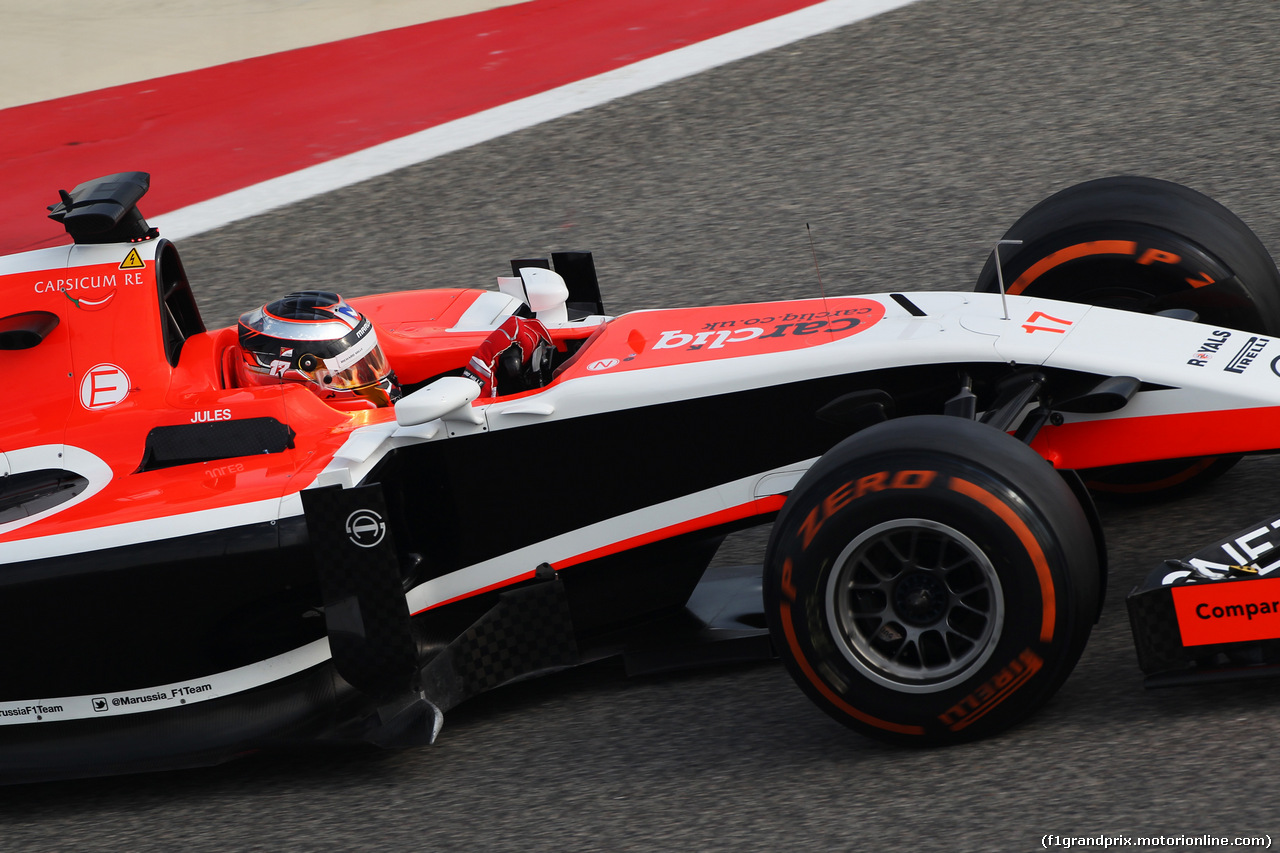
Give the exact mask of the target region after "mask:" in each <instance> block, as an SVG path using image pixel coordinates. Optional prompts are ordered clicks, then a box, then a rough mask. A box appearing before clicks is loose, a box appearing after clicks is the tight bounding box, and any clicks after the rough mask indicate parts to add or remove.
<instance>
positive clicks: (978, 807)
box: [0, 0, 1280, 851]
mask: <svg viewBox="0 0 1280 853" xmlns="http://www.w3.org/2000/svg"><path fill="white" fill-rule="evenodd" d="M1277 31H1280V6H1278V5H1276V4H1273V3H1270V2H1266V0H1215V2H1191V1H1190V0H1180V2H1172V3H1153V2H1138V0H1132V2H1120V0H1082V1H1081V2H1075V3H1070V4H1042V3H1032V2H1014V0H995V1H994V2H993V0H983V2H963V1H962V0H925V2H921V3H919V4H916V5H913V6H909V7H906V8H904V9H901V10H898V11H895V12H892V13H889V14H887V15H884V16H882V17H879V18H875V19H872V20H870V21H866V22H862V23H860V24H856V25H853V26H850V27H847V28H845V29H843V30H839V31H835V32H833V33H829V34H826V35H823V36H820V37H816V38H813V39H810V40H808V41H805V42H802V43H799V44H796V45H793V46H791V47H788V48H785V49H781V50H778V51H775V52H773V53H770V54H766V55H762V56H759V57H755V58H752V59H749V60H745V61H742V62H738V63H736V64H734V65H730V66H727V67H724V68H721V69H718V70H715V71H712V72H710V73H707V74H703V75H700V76H698V77H696V78H691V79H688V80H684V81H681V82H677V83H674V84H670V85H667V86H665V87H662V88H660V89H657V90H653V91H650V92H647V93H644V94H641V95H638V96H634V97H631V98H628V99H626V100H623V101H618V102H613V103H611V104H608V105H606V106H604V107H600V108H597V109H593V110H591V111H588V112H585V113H581V114H577V115H574V116H570V117H568V118H565V119H561V120H558V121H556V122H553V123H551V124H548V125H544V126H541V127H536V128H533V129H530V130H528V131H523V132H520V133H518V134H515V135H512V136H509V137H505V138H501V139H498V140H496V141H493V142H490V143H487V144H484V145H481V146H478V147H476V148H473V149H469V150H466V151H462V152H459V153H457V154H454V155H450V156H448V157H445V158H441V159H439V160H436V161H433V162H429V163H426V164H423V165H421V166H418V167H414V168H410V169H406V170H404V171H402V172H399V173H395V174H392V175H388V176H386V177H384V178H381V179H378V180H374V181H370V182H368V183H366V184H362V185H358V186H356V187H352V188H350V189H348V190H345V191H341V192H337V193H333V194H331V195H328V196H323V197H320V198H317V199H314V200H312V201H309V202H306V203H303V204H299V205H296V206H294V207H291V208H287V209H283V210H280V211H277V212H274V213H272V214H269V215H264V216H261V217H258V218H256V219H253V220H248V221H245V222H242V223H238V224H236V225H233V226H230V227H227V228H224V229H221V230H219V231H216V232H211V233H208V234H205V235H201V236H199V237H196V238H191V239H188V240H186V241H184V243H183V244H182V246H181V248H182V249H183V257H184V260H185V261H186V264H187V268H188V272H189V273H190V275H191V278H192V280H193V282H194V283H195V286H196V292H197V296H198V298H199V299H200V300H201V303H202V305H203V308H204V311H205V314H206V319H207V320H208V321H209V322H210V323H227V322H231V321H232V320H233V319H234V317H235V315H236V314H237V313H238V311H239V310H242V309H244V308H248V307H250V306H251V305H253V304H257V303H260V302H262V301H264V300H266V299H267V298H268V297H269V296H271V295H274V294H279V293H282V292H284V291H287V290H289V289H292V288H295V287H299V286H307V287H323V288H332V289H337V290H339V291H340V292H342V293H344V294H347V295H353V296H354V295H357V294H361V293H369V292H373V291H378V290H387V289H400V288H408V287H424V286H437V285H474V284H478V283H487V282H489V281H491V280H492V278H493V276H495V275H499V274H502V273H503V272H504V268H505V263H506V259H508V258H511V257H519V256H524V255H527V254H528V253H535V252H538V253H540V252H546V251H549V250H555V249H564V248H591V249H593V250H595V251H596V253H597V258H598V266H599V270H600V273H601V277H602V280H603V283H604V288H605V292H606V304H607V306H608V307H609V308H610V309H611V310H613V311H622V310H630V309H635V308H643V307H651V306H654V307H656V306H664V305H692V304H707V303H715V302H718V301H744V300H751V299H771V298H779V297H799V296H812V295H814V294H815V293H816V292H817V287H818V286H817V282H816V277H815V274H814V270H813V266H814V265H813V261H812V258H811V256H810V248H809V243H808V238H807V237H806V231H805V224H806V223H809V224H810V225H811V226H812V232H813V239H814V242H815V244H816V250H817V256H818V261H819V265H820V267H821V270H822V279H823V282H824V283H825V286H826V290H827V292H828V293H837V292H839V293H851V292H873V291H880V290H889V289H928V288H942V289H966V288H968V287H969V285H970V283H971V282H972V281H973V280H974V278H975V277H976V276H977V273H978V270H979V269H980V267H981V264H982V261H983V255H984V252H985V251H987V250H988V248H989V246H990V244H991V243H992V241H994V240H995V239H997V238H998V237H999V236H1000V235H1001V233H1003V230H1004V228H1005V227H1007V226H1008V225H1009V224H1010V223H1011V222H1012V221H1013V220H1014V219H1015V218H1016V217H1017V216H1018V215H1019V214H1020V213H1021V212H1022V211H1023V210H1025V209H1026V208H1027V207H1028V206H1030V205H1031V204H1033V203H1035V202H1036V201H1038V200H1039V199H1040V198H1042V197H1043V196H1045V195H1047V194H1048V193H1050V192H1051V191H1054V190H1056V189H1059V188H1061V187H1063V186H1066V185H1068V184H1071V183H1074V182H1076V181H1080V180H1085V179H1089V178H1095V177H1100V176H1103V175H1107V174H1116V173H1140V174H1148V175H1153V176H1158V177H1163V178H1167V179H1171V180H1175V181H1179V182H1182V183H1186V184H1189V185H1191V186H1194V187H1196V188H1198V189H1200V190H1202V191H1204V192H1207V193H1209V194H1210V195H1213V196H1215V197H1216V198H1218V199H1219V200H1221V201H1223V202H1224V203H1225V204H1226V205H1227V206H1228V207H1231V208H1232V209H1234V210H1235V211H1236V212H1237V213H1238V214H1239V215H1240V216H1241V217H1242V218H1243V219H1244V220H1245V221H1246V222H1248V223H1250V224H1251V225H1252V226H1253V227H1254V229H1255V230H1256V231H1257V232H1258V234H1259V236H1260V237H1261V238H1262V240H1263V242H1264V243H1266V244H1267V245H1269V246H1271V247H1272V248H1273V249H1280V210H1277V209H1276V207H1275V206H1274V205H1273V204H1270V203H1269V202H1270V200H1271V199H1272V198H1273V197H1274V196H1275V194H1276V189H1277V188H1280V164H1278V163H1277V162H1276V158H1275V156H1274V152H1275V151H1276V150H1277V149H1280V138H1278V137H1280V114H1278V113H1280V101H1277V99H1276V95H1275V84H1274V81H1275V80H1277V79H1280V55H1278V54H1277V51H1276V49H1275V48H1274V46H1273V36H1274V33H1275V32H1277ZM1278 381H1280V380H1278ZM679 436H680V424H671V428H670V431H669V433H668V434H667V435H664V436H655V437H654V441H655V442H661V441H678V440H679ZM565 464H566V465H568V464H571V461H570V460H565ZM1278 464H1280V463H1277V462H1276V461H1275V460H1266V459H1261V460H1248V461H1246V462H1245V463H1243V464H1241V465H1240V466H1238V467H1237V469H1236V470H1235V471H1233V472H1232V473H1230V474H1228V475H1227V476H1226V477H1224V478H1223V479H1222V480H1221V481H1219V483H1218V484H1216V485H1214V486H1213V487H1211V488H1210V489H1209V490H1208V491H1206V492H1204V493H1202V494H1200V495H1198V496H1197V497H1195V498H1192V499H1189V500H1186V501H1184V502H1181V503H1178V504H1172V505H1163V506H1158V507H1148V508H1137V509H1132V508H1128V509H1125V508H1107V509H1105V510H1104V513H1105V515H1104V523H1105V526H1106V533H1107V537H1108V542H1109V546H1110V553H1111V560H1112V577H1111V582H1110V592H1109V595H1108V600H1107V603H1106V607H1105V612H1104V614H1103V617H1102V620H1101V623H1100V624H1099V625H1098V626H1097V628H1096V629H1095V631H1094V634H1093V638H1092V639H1091V641H1090V643H1089V646H1088V648H1087V650H1086V651H1085V654H1084V657H1083V659H1082V660H1081V662H1080V664H1079V666H1078V667H1077V668H1076V670H1075V673H1074V674H1073V675H1072V677H1071V678H1070V679H1069V680H1068V682H1067V683H1066V685H1065V686H1064V687H1063V689H1062V690H1061V692H1060V693H1059V694H1058V696H1057V697H1056V698H1055V699H1054V700H1053V701H1052V702H1051V703H1050V704H1049V706H1048V707H1046V708H1045V710H1044V711H1043V712H1041V713H1040V714H1039V715H1038V716H1036V717H1035V718H1034V719H1033V720H1031V721H1030V722H1028V723H1027V724H1025V725H1023V726H1021V727H1019V728H1017V729H1015V730H1013V731H1011V732H1008V733H1007V734H1005V735H1003V736H1001V737H998V738H995V739H992V740H988V741H985V742H981V743H976V744H971V745H967V746H963V747H958V748H952V749H945V750H927V751H921V750H906V749H899V748H890V747H887V746H882V745H879V744H877V743H873V742H871V741H868V740H865V739H863V738H861V737H858V736H856V735H853V734H851V733H849V732H847V731H845V730H844V729H843V728H842V727H840V726H839V725H838V724H836V723H834V722H832V721H830V720H829V719H828V718H826V717H825V716H824V715H823V714H821V713H820V712H819V711H818V710H816V709H815V708H813V707H811V706H810V705H809V703H808V701H807V700H806V699H804V698H803V697H802V696H801V694H800V692H799V691H798V689H796V688H795V687H794V686H793V685H792V683H791V682H790V679H789V678H788V677H787V675H786V674H785V673H784V672H783V671H782V669H781V667H780V666H778V665H776V664H761V665H756V666H746V667H735V668H730V669H725V670H715V671H702V672H697V673H689V674H681V675H675V676H665V677H655V678H642V679H635V680H628V679H626V678H625V677H624V676H623V675H622V674H621V672H620V670H619V669H618V668H616V667H614V666H612V665H610V664H603V665H597V666H594V667H590V668H587V669H583V670H578V671H574V672H569V673H564V674H561V675H557V676H553V677H550V678H547V679H544V680H541V681H537V682H532V683H525V684H521V685H516V686H513V687H510V688H507V689H504V690H500V691H497V692H495V693H492V694H489V695H487V696H483V697H480V698H479V699H476V700H474V701H472V702H471V703H469V704H468V705H464V706H463V707H461V708H459V709H457V710H455V711H454V712H452V713H451V714H450V715H449V717H448V718H447V719H446V722H445V727H444V730H443V732H442V734H441V738H440V740H439V742H438V744H437V745H436V746H435V747H432V748H426V749H419V750H413V751H407V752H399V753H379V752H372V751H364V750H357V751H343V752H318V753H303V754H287V755H272V756H259V757H253V758H249V759H247V760H242V761H239V762H234V763H231V764H228V765H225V766H223V767H219V768H212V769H204V770H198V771H183V772H175V773H168V774H153V775H145V776H137V777H128V778H120V779H106V780H87V781H77V782H65V783H56V784H44V785H36V786H31V787H26V788H14V789H7V790H5V791H4V792H3V795H2V796H0V849H3V850H52V849H65V850H73V849H74V850H112V851H124V850H176V849H181V850H186V851H191V850H231V849H263V850H268V849H269V850H356V849H380V850H397V849H409V848H413V849H441V850H515V849H520V850H531V849H532V850H544V849H546V850H550V849H554V850H605V849H609V850H614V849H618V850H630V849H634V850H851V849H866V850H898V849H902V850H939V851H953V850H1030V849H1038V848H1039V847H1040V839H1041V836H1043V835H1044V834H1047V833H1053V834H1058V835H1072V836H1084V835H1091V836H1097V835H1099V834H1108V835H1128V836H1130V837H1134V836H1150V835H1184V836H1199V835H1203V834H1211V835H1216V836H1227V837H1235V836H1242V835H1254V834H1264V833H1270V834H1271V836H1272V838H1274V839H1276V840H1280V805H1277V803H1280V798H1278V796H1277V795H1278V794H1280V774H1277V773H1276V763H1277V760H1278V758H1280V755H1278V754H1277V746H1276V744H1277V743H1278V742H1280V714H1278V713H1277V707H1278V706H1280V683H1277V682H1255V683H1248V684H1237V685H1226V686H1216V687H1212V688H1180V689H1176V690H1165V691H1145V690H1144V689H1143V687H1142V683H1141V678H1140V673H1139V670H1138V668H1137V663H1136V658H1135V655H1134V652H1133V650H1132V646H1131V640H1130V636H1129V628H1128V624H1127V619H1126V617H1125V614H1124V609H1123V596H1124V593H1125V592H1126V591H1127V590H1128V589H1129V588H1130V587H1131V586H1132V585H1133V584H1134V583H1135V582H1136V581H1137V580H1138V579H1139V578H1140V577H1141V576H1143V575H1144V574H1145V573H1146V572H1147V571H1148V569H1149V568H1150V567H1151V566H1152V565H1153V564H1154V563H1155V561H1157V560H1159V559H1161V558H1163V557H1166V556H1176V555H1182V554H1186V553H1189V552H1190V551H1192V550H1194V548H1195V547H1197V546H1198V545H1200V544H1203V543H1207V542H1209V541H1212V540H1214V539H1216V538H1218V536H1219V535H1224V534H1225V533H1227V532H1230V531H1233V530H1235V529H1237V528H1239V527H1243V526H1244V525H1245V524H1247V523H1248V522H1249V521H1252V520H1255V519H1257V518H1261V517H1262V516H1263V515H1265V514H1267V513H1269V512H1274V510H1275V500H1274V498H1275V494H1276V488H1275V483H1276V480H1277V476H1278V475H1280V467H1277V466H1278ZM607 465H608V460H597V461H595V462H594V463H592V464H591V465H589V466H588V467H597V468H598V469H599V471H600V477H599V478H598V481H597V484H596V485H594V486H592V487H593V488H602V489H603V488H621V487H624V486H623V485H621V484H611V483H609V481H608V477H607ZM579 467H580V468H581V466H579ZM495 523H500V519H495ZM761 541H762V540H761V538H760V537H758V536H744V537H740V538H739V539H737V540H735V541H734V542H733V543H732V544H731V546H729V547H728V548H727V549H726V552H725V553H724V554H722V556H721V559H722V560H724V561H726V562H740V561H749V560H751V559H753V558H754V557H756V556H757V554H758V551H759V548H760V543H761ZM33 642H38V637H33ZM1128 849H1137V848H1134V847H1130V848H1128ZM1153 849H1177V848H1176V847H1161V848H1153ZM1199 849H1204V848H1199Z"/></svg>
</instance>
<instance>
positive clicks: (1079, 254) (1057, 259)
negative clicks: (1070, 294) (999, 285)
mask: <svg viewBox="0 0 1280 853" xmlns="http://www.w3.org/2000/svg"><path fill="white" fill-rule="evenodd" d="M1137 252H1138V244H1137V243H1134V242H1133V241H1131V240H1094V241H1092V242H1089V243H1077V244H1076V245H1074V246H1067V247H1066V248H1065V249H1059V250H1058V251H1056V252H1054V253H1053V254H1052V255H1049V257H1047V258H1043V259H1041V260H1040V261H1038V262H1036V263H1035V264H1034V265H1032V267H1031V268H1030V269H1029V270H1027V271H1026V272H1024V273H1023V274H1022V275H1020V276H1018V280H1017V281H1015V282H1014V283H1013V284H1011V285H1009V291H1008V292H1009V295H1010V296H1017V295H1018V294H1019V293H1022V291H1024V290H1026V289H1027V288H1028V287H1030V286H1031V283H1032V282H1034V281H1035V280H1036V279H1038V278H1039V277H1040V276H1042V275H1044V274H1045V273H1047V272H1048V271H1049V270H1051V269H1053V268H1054V267H1056V266H1058V265H1060V264H1065V263H1066V262H1067V261H1074V260H1075V259H1076V258H1084V257H1088V256H1089V255H1134V254H1137Z"/></svg>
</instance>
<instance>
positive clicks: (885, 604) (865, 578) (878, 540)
mask: <svg viewBox="0 0 1280 853" xmlns="http://www.w3.org/2000/svg"><path fill="white" fill-rule="evenodd" d="M826 605H827V625H828V626H829V628H830V631H831V634H832V637H833V638H834V639H835V641H836V644H837V646H838V647H839V648H840V651H841V652H842V653H843V655H844V656H845V658H846V659H847V660H848V661H849V662H850V663H851V664H853V665H854V666H855V667H857V668H858V669H859V670H860V671H861V672H862V673H863V674H865V675H866V676H867V677H869V678H871V679H872V680H874V681H877V682H879V683H881V684H884V685H886V686H889V687H892V688H893V689H895V690H899V691H905V692H909V693H932V692H936V691H939V690H945V689H946V688H948V687H951V686H952V685H955V684H958V683H960V682H961V681H964V680H965V679H966V678H968V677H969V676H970V675H971V674H972V673H973V672H974V671H975V670H976V669H978V668H979V667H981V666H982V665H983V664H984V663H986V661H987V659H988V658H989V657H990V656H991V653H992V652H993V651H994V650H995V646H996V643H997V642H998V641H999V639H1000V626H1001V625H1002V624H1003V622H1004V595H1003V593H1002V590H1001V588H1000V578H999V577H998V576H997V575H996V570H995V567H994V566H993V565H992V564H991V561H990V560H989V559H987V556H986V555H985V554H984V553H983V552H982V550H981V549H980V548H978V546H977V545H975V544H974V543H973V541H972V540H971V539H969V538H968V537H967V536H965V535H964V534H963V533H961V532H960V531H958V530H956V529H954V528H952V527H948V526H947V525H945V524H939V523H938V522H935V521H930V520H929V519H924V518H900V519H894V520H893V521H887V522H884V523H883V524H878V525H876V526H875V527H872V528H870V529H868V530H866V531H863V533H862V534H861V535H859V536H858V537H857V538H856V539H854V540H853V541H852V542H850V543H849V544H848V545H847V546H846V547H845V549H844V550H843V551H842V552H841V553H840V556H839V557H838V558H837V559H836V563H835V567H834V568H833V570H832V572H831V575H830V578H829V579H828V581H827V594H826Z"/></svg>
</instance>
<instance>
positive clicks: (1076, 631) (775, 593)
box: [764, 416, 1100, 744]
mask: <svg viewBox="0 0 1280 853" xmlns="http://www.w3.org/2000/svg"><path fill="white" fill-rule="evenodd" d="M1099 591H1100V569H1099V566H1098V560H1097V548H1096V546H1095V545H1094V541H1093V534H1092V532H1091V529H1090V526H1089V522H1088V520H1087V518H1086V516H1085V513H1084V511H1083V510H1082V509H1081V507H1080V504H1079V502H1078V501H1077V499H1076V497H1075V495H1074V494H1073V493H1072V491H1071V489H1070V487H1069V486H1068V485H1067V484H1066V482H1065V481H1064V480H1063V479H1062V478H1061V477H1060V476H1059V475H1058V474H1057V472H1055V471H1054V470H1053V468H1051V467H1050V466H1049V465H1048V464H1047V463H1046V462H1045V461H1044V460H1043V459H1041V457H1040V456H1039V455H1038V454H1036V453H1035V452H1034V451H1032V450H1030V449H1029V448H1027V447H1026V446H1025V445H1023V444H1022V443H1021V442H1019V441H1017V440H1015V439H1013V438H1011V437H1010V436H1008V435H1005V434H1004V433H1002V432H1000V431H998V430H995V429H992V428H991V427H989V426H985V425H982V424H978V423H974V422H971V421H965V420H961V419H959V418H949V417H942V416H922V417H911V418H902V419H899V420H894V421H889V422H887V423H884V424H880V425H877V426H875V427H871V428H869V429H867V430H864V431H863V432H861V433H859V434H857V435H855V436H853V437H852V438H850V439H847V440H846V441H845V442H843V443H841V444H840V445H838V446H837V447H836V448H834V449H833V450H832V451H830V452H829V453H828V454H826V455H825V456H824V457H823V458H822V459H820V460H819V461H818V463H817V464H815V465H814V466H813V468H812V469H810V471H809V472H808V473H807V474H806V475H805V477H804V479H802V480H801V482H800V483H799V484H798V485H797V487H796V489H795V490H794V491H793V492H792V495H791V497H790V498H789V500H788V502H787V505H786V507H784V509H783V511H782V513H781V515H780V516H779V518H778V521H777V522H776V524H775V525H774V529H773V533H772V536H771V538H770V542H769V549H768V553H767V557H766V566H765V575H764V592H765V610H766V613H767V615H768V618H769V627H770V631H771V633H772V636H773V639H774V643H775V645H776V646H777V648H778V649H779V650H780V653H781V655H782V658H783V660H784V661H785V662H786V665H787V668H788V670H789V671H790V673H791V675H792V677H793V678H794V679H795V680H796V682H797V683H798V684H799V685H800V687H801V688H802V689H803V690H804V691H805V692H806V693H807V694H808V695H809V697H810V698H811V699H813V700H814V701H815V702H816V703H817V704H818V705H819V706H820V707H821V708H822V709H823V710H825V711H826V712H827V713H828V714H830V715H831V716H833V717H835V718H836V719H837V720H840V721H841V722H842V723H845V724H846V725H848V726H850V727H852V728H854V729H856V730H858V731H861V732H863V733H865V734H868V735H871V736H872V737H876V738H880V739H883V740H891V741H907V742H913V743H920V744H927V743H935V744H943V743H952V742H957V741H962V740H969V739H973V738H977V737H983V736H986V735H990V734H994V733H996V732H999V731H1002V730H1004V729H1006V728H1008V727H1009V726H1011V725H1014V724H1016V723H1017V722H1019V721H1021V720H1023V719H1025V718H1026V717H1027V716H1029V715H1030V714H1031V713H1033V712H1034V711H1035V710H1036V709H1037V708H1039V707H1040V706H1041V705H1042V704H1043V703H1044V702H1045V701H1046V700H1047V699H1048V698H1049V697H1050V696H1051V695H1053V693H1054V691H1056V690H1057V689H1058V687H1059V686H1060V685H1061V684H1062V682H1063V681H1064V680H1065V679H1066V677H1067V675H1068V674H1069V673H1070V672H1071V669H1072V667H1074V666H1075V663H1076V661H1077V660H1078V659H1079V657H1080V654H1081V652H1082V651H1083V649H1084V645H1085V642H1086V640H1087V639H1088V636H1089V630H1090V627H1091V625H1092V621H1093V616H1094V614H1096V613H1097V610H1098V596H1099Z"/></svg>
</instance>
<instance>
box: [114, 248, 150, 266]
mask: <svg viewBox="0 0 1280 853" xmlns="http://www.w3.org/2000/svg"><path fill="white" fill-rule="evenodd" d="M146 266H147V265H146V264H144V263H143V262H142V258H140V257H138V250H137V249H130V250H129V254H127V255H125V256H124V260H123V261H122V262H121V263H120V269H122V270H140V269H145V268H146Z"/></svg>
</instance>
